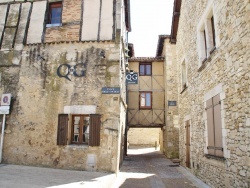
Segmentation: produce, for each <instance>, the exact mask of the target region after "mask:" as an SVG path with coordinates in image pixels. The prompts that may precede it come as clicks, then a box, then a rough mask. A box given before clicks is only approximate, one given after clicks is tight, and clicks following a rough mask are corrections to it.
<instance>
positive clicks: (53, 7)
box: [48, 1, 62, 24]
mask: <svg viewBox="0 0 250 188" xmlns="http://www.w3.org/2000/svg"><path fill="white" fill-rule="evenodd" d="M61 23H62V2H61V1H59V2H54V3H50V4H49V11H48V24H61Z"/></svg>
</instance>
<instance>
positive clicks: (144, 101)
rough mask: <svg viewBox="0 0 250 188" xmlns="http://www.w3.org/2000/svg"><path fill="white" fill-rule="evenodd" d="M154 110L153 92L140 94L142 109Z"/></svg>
mask: <svg viewBox="0 0 250 188" xmlns="http://www.w3.org/2000/svg"><path fill="white" fill-rule="evenodd" d="M151 108H152V92H140V109H151Z"/></svg>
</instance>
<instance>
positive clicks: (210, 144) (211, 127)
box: [206, 98, 215, 155]
mask: <svg viewBox="0 0 250 188" xmlns="http://www.w3.org/2000/svg"><path fill="white" fill-rule="evenodd" d="M206 110H207V134H208V135H207V136H208V147H207V149H208V154H210V155H215V150H214V147H215V144H214V122H213V121H214V120H213V119H214V116H213V100H212V98H211V99H209V100H207V102H206Z"/></svg>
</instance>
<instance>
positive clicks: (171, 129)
mask: <svg viewBox="0 0 250 188" xmlns="http://www.w3.org/2000/svg"><path fill="white" fill-rule="evenodd" d="M160 40H161V37H159V41H160ZM162 40H163V43H164V48H163V50H162V56H165V72H166V77H165V104H166V108H165V117H166V126H165V127H164V128H163V147H162V151H163V153H164V154H165V155H166V156H167V157H168V158H178V157H179V152H178V151H179V122H178V90H177V87H176V85H177V80H176V76H177V66H176V49H175V45H173V44H170V43H169V36H165V37H164V36H163V39H162ZM171 101H175V102H176V105H173V106H172V105H171V104H169V103H170V102H171Z"/></svg>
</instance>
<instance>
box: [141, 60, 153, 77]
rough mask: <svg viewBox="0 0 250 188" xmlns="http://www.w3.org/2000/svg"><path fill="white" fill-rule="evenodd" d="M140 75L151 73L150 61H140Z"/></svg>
mask: <svg viewBox="0 0 250 188" xmlns="http://www.w3.org/2000/svg"><path fill="white" fill-rule="evenodd" d="M139 66H140V67H139V68H140V76H150V75H152V63H140V65H139Z"/></svg>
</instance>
